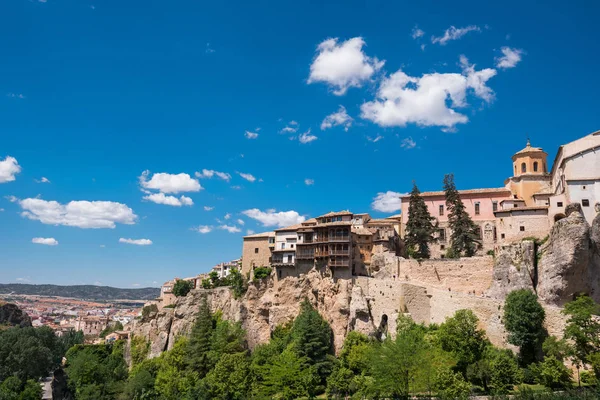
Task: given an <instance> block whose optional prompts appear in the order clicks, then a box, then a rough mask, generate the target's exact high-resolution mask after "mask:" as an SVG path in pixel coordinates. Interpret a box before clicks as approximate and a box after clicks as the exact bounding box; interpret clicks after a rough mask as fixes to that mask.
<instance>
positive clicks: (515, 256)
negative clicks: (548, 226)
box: [486, 240, 537, 300]
mask: <svg viewBox="0 0 600 400" xmlns="http://www.w3.org/2000/svg"><path fill="white" fill-rule="evenodd" d="M535 258H536V254H535V244H534V242H533V241H530V240H525V241H522V242H519V243H513V244H510V245H507V246H502V247H500V248H498V250H497V251H496V258H495V262H494V274H493V280H492V285H491V286H490V289H489V290H488V291H487V293H486V294H487V296H489V297H492V298H494V299H500V300H502V299H504V298H505V297H506V295H507V294H508V293H510V292H512V291H513V290H517V289H531V290H532V291H534V290H535V282H536V273H537V272H536V268H535V262H536V259H535Z"/></svg>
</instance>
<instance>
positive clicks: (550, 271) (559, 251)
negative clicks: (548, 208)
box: [537, 204, 598, 305]
mask: <svg viewBox="0 0 600 400" xmlns="http://www.w3.org/2000/svg"><path fill="white" fill-rule="evenodd" d="M580 210H581V206H580V205H579V204H569V206H567V210H566V211H567V213H566V214H567V217H566V218H563V219H561V220H560V221H557V222H556V223H555V224H554V226H553V227H552V231H551V232H550V236H549V239H548V241H547V242H546V243H545V244H544V245H542V246H541V247H540V249H539V250H538V252H539V253H540V254H541V258H540V261H539V263H538V282H539V283H538V287H537V292H538V296H539V298H540V299H541V300H543V301H544V302H546V303H547V304H553V305H563V304H565V303H566V302H568V301H570V300H572V299H573V297H574V296H575V295H576V294H578V293H588V294H593V289H594V288H595V287H596V286H597V280H598V276H597V273H595V271H594V268H592V266H591V262H592V257H591V256H592V248H591V241H590V228H589V225H588V224H587V222H586V220H585V218H584V217H583V215H582V214H581V212H580Z"/></svg>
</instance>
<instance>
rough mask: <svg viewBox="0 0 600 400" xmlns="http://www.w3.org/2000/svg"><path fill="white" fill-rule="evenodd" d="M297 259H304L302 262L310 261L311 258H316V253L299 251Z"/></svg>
mask: <svg viewBox="0 0 600 400" xmlns="http://www.w3.org/2000/svg"><path fill="white" fill-rule="evenodd" d="M296 258H297V259H302V260H308V259H311V258H315V252H314V251H297V252H296Z"/></svg>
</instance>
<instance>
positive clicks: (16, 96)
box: [7, 93, 25, 100]
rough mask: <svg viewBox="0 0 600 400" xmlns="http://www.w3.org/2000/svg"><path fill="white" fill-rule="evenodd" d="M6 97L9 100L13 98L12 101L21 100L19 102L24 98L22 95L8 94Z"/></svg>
mask: <svg viewBox="0 0 600 400" xmlns="http://www.w3.org/2000/svg"><path fill="white" fill-rule="evenodd" d="M7 96H8V97H10V98H13V99H21V100H23V99H24V98H25V96H24V95H23V94H22V93H8V94H7Z"/></svg>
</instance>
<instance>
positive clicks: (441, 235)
mask: <svg viewBox="0 0 600 400" xmlns="http://www.w3.org/2000/svg"><path fill="white" fill-rule="evenodd" d="M438 239H439V240H440V241H442V242H445V241H446V230H445V229H440V230H438Z"/></svg>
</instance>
